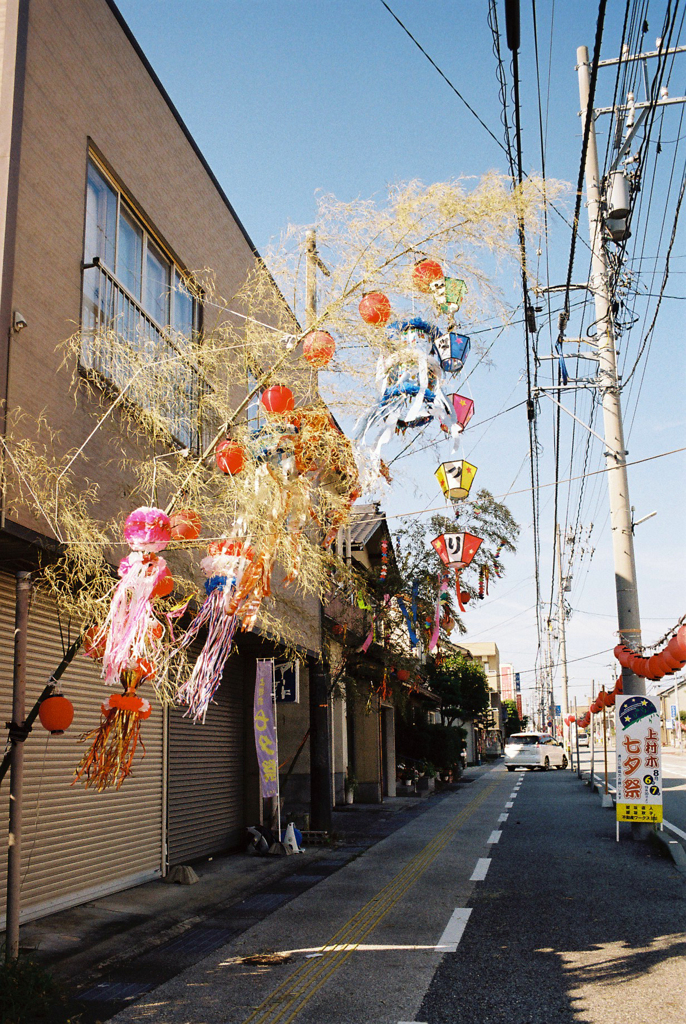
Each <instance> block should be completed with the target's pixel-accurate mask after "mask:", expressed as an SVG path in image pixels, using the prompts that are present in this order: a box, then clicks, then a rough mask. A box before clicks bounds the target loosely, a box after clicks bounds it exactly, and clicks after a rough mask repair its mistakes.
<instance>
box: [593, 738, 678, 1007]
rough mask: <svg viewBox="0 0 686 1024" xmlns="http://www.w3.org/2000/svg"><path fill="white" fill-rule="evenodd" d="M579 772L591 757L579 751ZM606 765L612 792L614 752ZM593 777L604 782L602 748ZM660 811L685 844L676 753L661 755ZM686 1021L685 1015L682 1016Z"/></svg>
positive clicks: (595, 758) (597, 757) (596, 756)
mask: <svg viewBox="0 0 686 1024" xmlns="http://www.w3.org/2000/svg"><path fill="white" fill-rule="evenodd" d="M580 754H581V757H580V760H581V768H582V771H585V772H587V773H589V772H590V767H591V754H590V751H589V750H585V749H582V750H581V751H580ZM607 764H608V785H609V787H610V789H612V790H614V786H615V751H614V749H612V748H610V749H609V750H608V752H607ZM593 774H594V775H595V776H596V778H597V779H598V780H599V781H601V782H602V783H604V781H605V759H604V756H603V748H602V747H600V749H598V748H596V749H595V750H594V757H593ZM662 786H663V789H662V794H663V798H662V809H663V814H664V818H665V828H668V829H669V827H670V826H672V828H671V829H670V831H672V832H673V834H674V836H675V837H676V838H678V839H679V840H680V841H682V842H683V843H684V844H686V753H683V754H680V753H679V752H678V751H676V750H663V751H662ZM684 1019H685V1020H686V1013H685V1014H684Z"/></svg>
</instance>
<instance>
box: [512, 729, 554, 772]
mask: <svg viewBox="0 0 686 1024" xmlns="http://www.w3.org/2000/svg"><path fill="white" fill-rule="evenodd" d="M505 767H506V768H507V770H508V772H513V771H514V770H515V768H541V769H542V770H543V771H544V772H547V771H548V769H549V768H566V767H567V755H566V754H565V752H564V747H563V745H562V743H558V742H557V740H555V739H553V737H552V736H551V735H550V733H545V732H515V733H513V734H512V736H510V737H509V738H508V740H507V743H506V744H505Z"/></svg>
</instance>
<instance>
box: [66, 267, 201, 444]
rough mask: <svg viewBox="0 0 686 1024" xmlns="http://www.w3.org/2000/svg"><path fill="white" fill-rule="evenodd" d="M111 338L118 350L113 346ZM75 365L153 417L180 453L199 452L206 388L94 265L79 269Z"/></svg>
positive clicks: (170, 341)
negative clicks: (78, 338)
mask: <svg viewBox="0 0 686 1024" xmlns="http://www.w3.org/2000/svg"><path fill="white" fill-rule="evenodd" d="M113 335H114V336H115V337H116V339H117V340H118V341H120V342H123V343H124V344H113V343H112V336H113ZM187 344H188V347H189V348H190V346H191V339H187ZM81 364H82V366H83V368H84V369H85V370H87V371H91V372H95V373H96V374H97V375H98V376H99V377H102V378H103V380H104V381H105V382H107V383H108V384H110V385H112V386H114V388H115V389H116V390H117V391H119V392H123V393H124V394H125V397H126V399H127V401H129V402H131V403H133V404H136V405H138V406H140V407H141V408H143V409H144V410H145V411H147V412H153V411H154V412H156V413H157V414H159V415H160V416H161V418H162V420H163V421H164V422H165V423H166V425H167V428H168V429H169V431H170V433H171V435H172V437H173V438H174V439H175V440H176V441H177V442H178V443H179V444H180V445H181V447H183V448H190V449H191V450H192V451H196V452H197V451H199V450H200V448H201V444H202V428H201V423H200V400H201V396H202V392H203V389H204V388H205V386H206V385H205V384H204V381H203V380H202V377H201V375H200V373H199V371H198V369H197V367H196V366H195V365H194V364H193V361H192V360H191V358H189V356H188V354H186V353H184V352H183V351H181V348H180V345H179V342H178V341H175V340H174V338H173V337H172V335H171V334H170V333H169V332H168V331H165V329H164V328H163V327H161V326H160V325H159V324H157V323H156V322H155V321H154V320H153V319H152V317H150V316H149V314H148V313H146V312H145V310H144V309H143V307H142V306H141V304H140V303H139V302H138V301H137V300H136V299H135V298H134V297H133V295H131V293H130V292H129V291H127V289H126V288H124V287H123V285H121V284H120V283H119V282H118V281H117V279H116V278H115V277H114V276H113V275H112V274H111V273H110V272H109V271H108V270H107V268H106V267H105V266H104V265H103V264H102V263H101V262H100V261H99V260H95V261H94V263H93V264H91V265H88V266H87V267H85V268H84V287H83V310H82V343H81ZM153 395H154V396H155V401H154V403H153V401H152V396H153Z"/></svg>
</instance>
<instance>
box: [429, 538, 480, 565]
mask: <svg viewBox="0 0 686 1024" xmlns="http://www.w3.org/2000/svg"><path fill="white" fill-rule="evenodd" d="M482 543H483V540H482V538H481V537H475V536H474V534H472V533H441V534H439V536H438V537H435V538H434V539H433V540H432V541H431V544H432V546H433V548H434V550H435V551H436V554H437V555H438V557H439V558H440V560H441V561H442V562H443V564H444V565H447V566H448V568H450V569H464V568H466V566H468V565H469V564H470V562H471V561H472V559H473V558H474V555H475V554H476V553H477V551H478V550H479V548H480V547H481V545H482Z"/></svg>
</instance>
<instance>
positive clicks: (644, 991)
mask: <svg viewBox="0 0 686 1024" xmlns="http://www.w3.org/2000/svg"><path fill="white" fill-rule="evenodd" d="M472 778H473V781H472V783H471V784H470V785H465V786H462V787H461V788H460V790H459V791H458V792H456V793H452V794H450V795H449V796H447V797H445V798H443V799H440V800H435V801H432V805H431V806H430V807H429V809H427V811H426V813H425V814H423V815H421V816H420V817H418V818H416V819H415V820H413V821H410V822H408V824H407V825H405V826H404V827H403V828H401V829H400V830H398V831H397V832H395V833H393V835H391V836H389V837H388V838H386V839H384V840H383V841H382V842H380V843H378V844H376V845H375V846H373V847H371V848H370V849H368V850H366V851H365V852H364V853H363V854H362V855H361V856H359V857H358V858H357V859H356V860H354V861H352V862H350V863H348V864H346V865H345V866H344V867H342V868H341V870H340V871H338V872H337V873H336V874H334V875H331V876H330V877H328V878H326V879H325V880H324V881H321V882H319V883H318V884H317V885H315V886H313V887H312V888H311V889H309V890H308V891H307V892H305V893H303V894H302V895H300V896H298V898H297V899H295V900H293V901H292V902H290V903H288V904H287V905H285V906H283V907H281V908H280V909H277V910H275V912H274V913H273V914H271V915H270V916H269V917H268V918H266V919H265V920H263V921H261V922H260V923H259V924H257V925H256V926H255V927H253V928H251V929H250V930H249V931H248V932H245V933H244V934H243V935H241V936H240V938H238V939H236V940H234V941H233V942H230V943H228V944H227V945H226V946H224V947H223V948H222V949H220V950H219V951H217V952H215V953H212V954H211V955H210V956H208V957H207V958H206V959H204V960H202V961H201V962H200V963H198V964H196V965H194V966H193V967H190V968H188V969H187V970H185V971H183V972H182V973H180V974H179V975H178V976H177V977H175V978H174V979H172V980H171V981H168V982H166V983H165V984H163V985H161V986H159V987H158V988H156V989H155V990H154V991H152V992H150V993H148V994H147V995H146V996H144V997H143V998H142V999H141V1000H140V1001H139V1002H137V1003H135V1004H134V1005H132V1006H129V1007H128V1008H127V1009H126V1010H124V1011H122V1012H121V1013H119V1014H117V1016H116V1017H115V1018H113V1020H116V1021H117V1022H118V1024H133V1022H136V1024H406V1022H408V1024H409V1022H411V1024H420V1022H421V1024H501V1022H502V1024H505V1022H507V1024H553V1022H558V1021H560V1022H579V1024H624V1022H629V1021H631V1022H632V1024H643V1021H648V1020H658V1021H659V1022H660V1024H684V1001H683V993H684V991H686V934H685V933H684V930H683V929H684V920H686V878H684V877H683V876H682V875H680V874H679V873H678V872H677V871H676V869H675V867H674V865H673V863H672V861H671V860H670V859H668V858H665V857H663V856H662V855H661V853H660V852H659V850H658V849H657V848H656V847H654V846H653V845H652V844H648V843H637V842H632V841H631V839H630V838H629V836H628V834H627V836H626V837H625V838H624V839H623V840H622V842H620V843H616V842H615V830H614V816H613V814H612V812H611V811H610V810H608V809H603V808H601V805H600V800H599V799H598V796H597V795H596V794H592V793H591V792H590V791H589V788H588V787H585V786H583V785H582V784H581V783H580V782H579V780H578V779H577V778H576V776H575V775H573V774H572V773H571V772H569V771H551V772H546V773H544V772H518V773H516V774H515V775H512V774H509V773H507V772H506V771H505V770H504V768H503V767H502V765H500V764H499V765H496V766H495V767H493V768H487V769H485V770H479V771H478V772H474V773H472Z"/></svg>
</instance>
